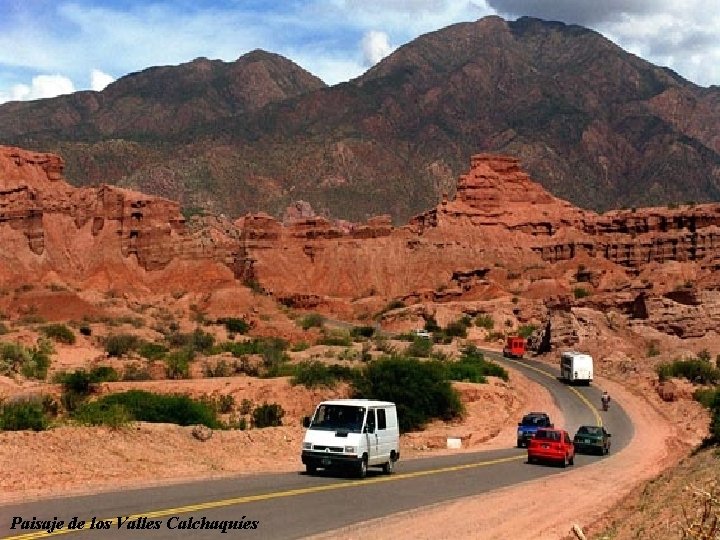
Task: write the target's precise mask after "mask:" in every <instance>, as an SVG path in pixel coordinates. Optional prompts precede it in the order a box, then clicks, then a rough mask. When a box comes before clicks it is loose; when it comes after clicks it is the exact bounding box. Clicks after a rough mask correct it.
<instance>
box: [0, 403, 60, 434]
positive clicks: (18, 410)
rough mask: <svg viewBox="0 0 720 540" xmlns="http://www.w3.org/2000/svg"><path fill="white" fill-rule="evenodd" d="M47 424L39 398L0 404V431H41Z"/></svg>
mask: <svg viewBox="0 0 720 540" xmlns="http://www.w3.org/2000/svg"><path fill="white" fill-rule="evenodd" d="M48 424H49V420H48V417H47V414H46V412H45V408H44V406H43V401H42V400H41V399H39V398H31V399H26V400H22V401H15V402H13V403H3V404H0V430H5V431H24V430H33V431H43V430H45V429H47V427H48Z"/></svg>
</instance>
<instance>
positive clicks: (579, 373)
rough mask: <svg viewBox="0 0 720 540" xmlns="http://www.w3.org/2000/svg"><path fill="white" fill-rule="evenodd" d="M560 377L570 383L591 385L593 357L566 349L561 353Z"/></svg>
mask: <svg viewBox="0 0 720 540" xmlns="http://www.w3.org/2000/svg"><path fill="white" fill-rule="evenodd" d="M560 378H561V379H562V380H564V381H565V382H567V383H569V384H585V385H589V384H590V383H591V382H592V380H593V359H592V356H590V355H589V354H584V353H580V352H577V351H565V352H563V353H562V354H561V355H560Z"/></svg>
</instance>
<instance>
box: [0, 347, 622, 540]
mask: <svg viewBox="0 0 720 540" xmlns="http://www.w3.org/2000/svg"><path fill="white" fill-rule="evenodd" d="M486 354H488V356H490V357H492V358H493V359H497V360H499V361H501V362H511V365H512V367H514V368H516V369H519V370H521V371H522V372H523V373H524V374H525V375H526V376H527V377H529V378H531V379H532V380H534V381H536V382H538V383H540V384H542V385H543V386H545V387H546V388H548V390H549V391H550V392H551V393H552V395H553V397H554V399H555V401H556V402H557V405H558V407H559V408H560V409H561V410H562V411H563V414H564V415H565V422H566V424H565V426H562V427H564V428H565V429H566V430H567V431H568V432H569V433H571V435H572V434H573V433H574V432H575V430H576V429H577V427H578V426H579V425H582V424H595V423H597V422H598V420H600V421H602V423H603V424H604V425H605V426H606V427H607V429H608V431H610V433H612V435H613V437H612V452H611V454H610V456H607V457H600V456H582V455H579V456H577V457H576V459H575V466H574V467H576V468H577V467H582V466H584V465H587V464H590V463H593V462H595V461H597V460H601V459H612V454H613V452H616V451H619V450H620V449H622V448H623V447H625V446H626V445H627V444H628V443H629V442H630V440H631V438H632V436H633V428H632V424H631V421H630V419H629V418H628V416H627V415H626V414H625V412H624V411H623V410H622V408H621V407H620V406H619V405H618V404H617V403H616V402H613V405H612V406H611V408H610V411H608V412H598V411H597V409H596V406H597V405H598V404H599V403H600V394H601V390H600V389H598V388H596V387H594V386H591V387H568V386H566V385H565V384H563V383H561V382H559V381H558V380H556V376H557V372H556V371H553V369H552V368H550V367H548V366H547V365H545V364H540V363H537V362H532V361H528V360H523V361H509V360H503V359H501V358H499V357H498V356H497V355H496V353H492V352H491V351H486ZM558 427H561V426H558ZM299 451H300V450H299V449H298V455H299ZM525 457H526V451H525V450H521V449H516V448H508V449H503V450H494V451H484V452H476V453H462V454H458V455H448V456H441V457H432V458H424V459H415V460H409V461H402V460H401V461H400V462H398V465H397V467H396V469H395V470H396V472H395V474H393V475H391V476H385V475H382V474H381V473H379V472H378V473H375V472H373V470H371V472H370V473H369V474H368V478H366V479H364V480H354V479H352V478H334V477H331V476H324V475H321V476H308V475H306V474H304V472H302V473H301V472H298V473H282V474H262V475H253V476H243V477H236V478H229V479H221V480H208V481H199V482H192V483H185V484H175V485H171V486H163V487H153V488H145V489H137V490H123V491H118V492H111V493H102V494H98V495H94V496H81V497H68V498H58V499H50V500H43V501H38V502H33V503H23V504H16V505H11V506H4V507H2V508H0V538H8V539H13V540H19V539H23V540H30V539H34V538H48V537H51V536H60V535H62V536H67V537H68V538H70V537H71V536H79V537H85V538H93V539H95V538H127V537H128V536H127V535H131V536H132V538H133V539H135V538H173V539H176V538H188V539H206V538H207V539H209V538H218V535H222V533H221V531H220V530H217V529H215V530H212V529H211V530H204V529H187V528H185V529H182V528H181V527H182V526H183V525H188V524H192V523H197V522H200V523H202V521H203V519H204V520H205V521H206V522H209V521H215V520H217V521H239V522H250V524H248V525H247V527H248V528H246V529H240V530H228V531H227V535H222V536H220V538H222V537H233V538H235V537H241V536H242V537H252V538H273V539H275V538H301V537H305V536H308V535H313V534H318V533H322V532H326V531H331V530H335V529H339V528H342V527H345V526H347V525H350V524H353V523H358V522H362V521H366V520H370V519H374V518H379V517H383V516H387V515H390V514H394V513H396V512H402V511H406V510H410V509H413V508H418V507H422V506H427V505H430V504H436V503H441V502H446V501H450V500H453V499H458V498H461V497H467V496H470V495H475V494H480V493H484V492H488V491H492V490H494V489H498V488H501V487H506V486H509V485H512V484H517V483H521V482H525V481H528V480H533V479H536V478H540V477H544V476H549V475H555V474H558V473H560V472H563V471H564V470H563V469H562V468H560V467H552V466H537V465H528V464H527V463H526V459H525ZM300 469H301V464H300V461H299V457H298V470H300ZM76 516H77V518H78V519H80V520H84V521H86V526H85V528H84V529H83V530H81V531H71V530H68V529H67V523H68V521H69V520H71V519H72V518H73V517H76ZM17 517H22V519H24V520H31V519H32V518H33V517H34V518H37V519H38V520H53V518H55V517H57V519H59V520H63V521H64V522H65V527H64V528H63V529H60V530H57V531H55V532H53V533H51V534H48V533H47V532H45V531H31V530H24V531H23V530H20V529H19V527H16V528H15V529H11V524H12V522H13V519H14V518H17ZM93 517H94V518H96V520H98V521H99V520H103V521H104V520H108V521H109V529H102V530H98V529H91V530H89V527H90V522H91V520H92V518H93ZM118 517H121V518H123V520H124V518H125V517H129V518H130V519H129V520H128V521H127V522H126V523H124V524H123V526H122V527H121V528H118ZM127 523H135V524H137V525H138V526H139V527H142V526H145V527H150V526H153V525H154V524H157V526H158V527H159V528H158V529H157V530H154V529H149V528H136V529H132V530H129V529H128V528H127ZM241 525H242V523H241ZM253 526H254V527H256V528H251V527H253Z"/></svg>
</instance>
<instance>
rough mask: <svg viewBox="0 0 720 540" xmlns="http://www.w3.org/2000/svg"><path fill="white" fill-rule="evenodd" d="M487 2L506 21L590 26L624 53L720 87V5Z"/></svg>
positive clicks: (697, 1) (623, 0) (671, 0)
mask: <svg viewBox="0 0 720 540" xmlns="http://www.w3.org/2000/svg"><path fill="white" fill-rule="evenodd" d="M487 2H488V4H489V5H490V6H491V7H492V8H494V9H496V10H497V11H498V12H499V13H500V14H501V15H503V16H509V17H516V16H521V15H530V16H534V17H538V18H541V19H551V20H559V21H562V22H565V23H577V24H582V25H585V26H588V27H590V28H593V29H595V30H597V31H598V32H600V33H601V34H603V35H604V36H606V37H607V38H609V39H610V40H612V41H613V42H615V43H616V44H617V45H619V46H620V47H622V48H623V49H625V50H627V51H630V52H632V53H634V54H637V55H638V56H640V57H641V58H644V59H645V60H648V61H649V62H652V63H653V64H656V65H660V66H667V67H670V68H672V69H673V70H675V71H677V72H678V73H679V74H680V75H682V76H683V77H685V78H686V79H689V80H691V81H693V82H694V83H696V84H700V85H703V86H706V85H710V84H720V39H718V36H720V9H717V8H718V7H720V3H718V0H710V1H708V0H605V1H603V2H599V1H597V0H487ZM711 4H714V5H715V9H713V8H712V7H711V6H710V5H711Z"/></svg>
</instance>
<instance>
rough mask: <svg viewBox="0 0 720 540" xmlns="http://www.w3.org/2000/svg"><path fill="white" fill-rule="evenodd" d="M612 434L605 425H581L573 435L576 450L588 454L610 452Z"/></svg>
mask: <svg viewBox="0 0 720 540" xmlns="http://www.w3.org/2000/svg"><path fill="white" fill-rule="evenodd" d="M610 437H612V435H610V434H609V433H608V432H607V431H606V430H605V428H604V427H603V426H580V427H579V428H578V430H577V433H575V437H573V443H574V444H575V450H576V451H577V452H578V453H580V454H584V453H588V454H601V455H602V454H607V453H608V452H610Z"/></svg>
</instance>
